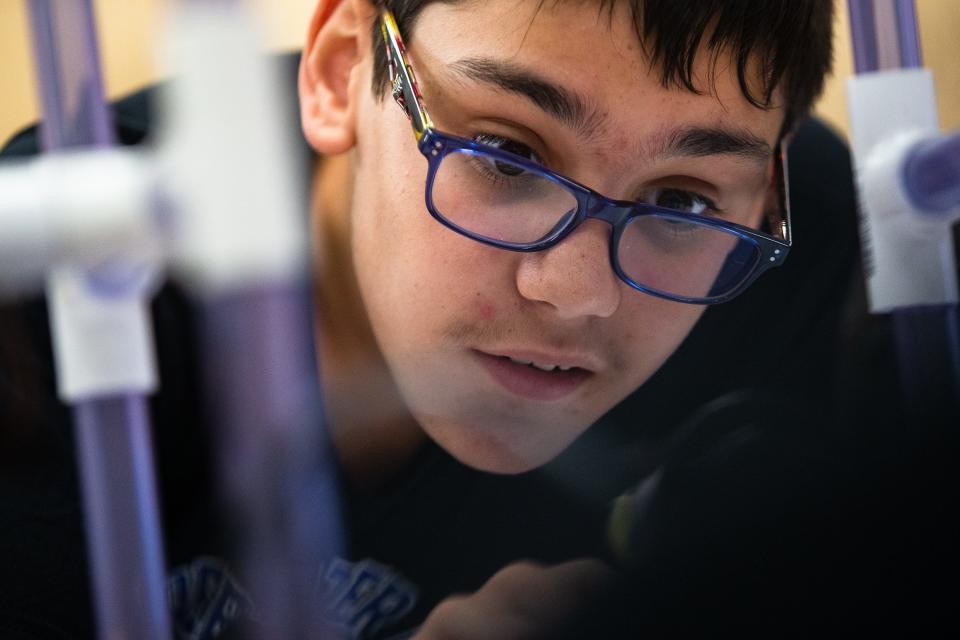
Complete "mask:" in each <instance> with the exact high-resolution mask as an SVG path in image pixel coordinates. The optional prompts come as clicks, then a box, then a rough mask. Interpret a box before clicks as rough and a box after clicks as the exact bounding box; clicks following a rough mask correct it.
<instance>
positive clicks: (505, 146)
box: [472, 132, 724, 215]
mask: <svg viewBox="0 0 960 640" xmlns="http://www.w3.org/2000/svg"><path fill="white" fill-rule="evenodd" d="M472 139H473V140H474V141H475V142H478V143H480V144H484V145H487V146H490V147H494V148H496V149H500V150H502V151H506V152H508V153H512V154H514V155H516V156H518V157H521V158H524V159H525V160H530V161H532V162H536V163H537V164H539V165H541V166H546V165H545V163H544V162H543V160H542V159H541V157H540V155H539V154H538V153H537V152H536V151H535V150H534V149H533V148H532V147H530V146H529V145H526V144H524V143H522V142H518V141H516V140H512V139H510V138H505V137H503V136H499V135H496V134H492V133H483V132H481V133H477V134H475V135H474V136H473V138H472ZM489 173H490V175H488V176H487V177H489V178H491V179H493V178H501V179H502V176H499V175H496V174H494V172H492V171H490V172H489ZM651 194H658V195H663V194H673V195H678V194H679V195H681V197H684V198H689V199H690V200H692V201H693V202H697V203H699V204H702V205H703V209H702V210H701V211H698V212H696V213H704V214H705V215H723V213H724V211H723V209H721V208H719V207H718V206H717V204H716V202H715V201H714V200H713V199H711V198H709V197H707V196H705V195H703V194H701V193H698V192H696V191H690V190H688V189H679V188H671V187H658V188H655V189H650V190H647V191H646V192H645V193H644V194H643V195H642V196H641V197H640V198H638V199H637V201H638V202H644V203H647V204H652V205H654V206H661V207H664V208H672V207H665V206H664V205H657V203H656V196H653V197H651ZM674 210H679V211H685V210H684V209H682V208H674ZM688 213H689V212H688Z"/></svg>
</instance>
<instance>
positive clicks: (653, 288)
mask: <svg viewBox="0 0 960 640" xmlns="http://www.w3.org/2000/svg"><path fill="white" fill-rule="evenodd" d="M384 10H390V11H391V12H392V14H387V13H386V12H385V11H384ZM392 16H395V18H396V26H395V23H394V22H393V17H392ZM831 18H832V11H831V3H830V2H828V1H826V0H807V1H799V0H780V1H778V2H769V1H765V2H752V3H751V2H709V1H703V2H692V1H691V2H676V1H674V0H645V1H644V0H632V1H626V0H623V1H619V2H616V1H614V2H563V1H561V2H535V1H533V0H526V1H519V2H518V1H517V0H488V1H485V2H468V1H462V2H456V1H454V2H448V1H444V2H429V1H417V0H395V1H386V2H370V1H369V0H320V1H319V2H318V3H317V8H316V11H315V13H314V17H313V20H312V22H311V25H310V29H309V33H308V38H307V42H306V46H305V48H304V51H303V57H302V60H301V62H300V67H299V74H298V79H297V84H298V89H299V96H300V110H301V125H302V129H303V133H304V137H305V138H306V141H307V142H308V143H309V145H310V147H312V149H313V150H314V151H315V152H316V153H317V154H319V155H320V156H322V157H323V158H324V160H323V161H322V162H320V163H318V165H317V171H316V175H315V178H316V179H315V189H314V193H315V194H316V195H317V196H318V197H316V198H315V204H314V211H313V222H314V227H315V232H316V234H317V241H318V243H319V245H320V252H319V253H320V255H321V256H323V260H324V262H323V264H322V265H321V270H320V281H319V286H318V300H319V323H318V324H319V327H320V328H321V329H322V331H321V332H320V333H319V335H320V343H321V344H320V348H319V351H320V353H319V354H318V356H319V360H320V363H321V370H322V371H323V385H324V392H325V394H324V395H325V398H326V401H327V407H326V409H327V415H328V420H329V427H330V432H331V437H332V439H333V442H334V446H335V450H336V452H337V458H338V461H339V463H340V465H341V471H342V475H343V478H344V483H345V493H346V495H347V499H346V510H347V515H348V524H349V533H350V538H351V539H350V547H351V549H350V551H351V553H350V555H351V560H353V562H347V561H345V560H344V561H338V562H337V563H335V564H336V566H334V567H328V568H327V573H326V579H327V580H328V582H330V583H331V584H332V585H333V586H334V588H335V590H336V591H337V592H338V593H339V594H340V595H341V596H342V597H341V601H340V604H341V605H343V606H338V607H337V608H336V612H337V614H336V615H337V616H339V618H338V621H339V622H340V623H341V624H342V625H343V626H344V627H345V628H347V629H349V630H350V632H351V633H353V634H354V637H386V636H387V635H389V634H393V633H396V632H399V631H403V630H405V629H410V628H413V627H414V626H416V625H417V624H419V623H420V622H421V621H423V620H426V621H425V623H424V624H423V626H422V627H421V628H420V632H419V633H420V634H421V636H422V637H496V638H509V637H526V636H525V634H527V635H529V634H530V633H532V632H533V630H539V631H540V632H541V633H551V631H550V629H551V628H552V625H556V624H557V623H558V620H559V614H560V613H561V612H562V610H567V609H572V608H575V605H576V604H577V602H578V600H579V599H580V594H581V592H583V591H584V589H587V590H589V587H590V585H593V584H595V583H596V582H597V581H598V578H599V577H601V576H602V575H603V574H604V571H605V570H604V569H603V568H602V566H600V565H599V563H597V562H595V561H576V562H572V563H567V564H561V565H558V566H554V567H551V568H545V567H538V566H532V565H528V564H516V561H518V560H521V559H523V558H529V557H536V558H537V559H539V560H542V561H545V562H551V563H553V562H561V561H565V560H570V559H572V558H577V557H580V556H584V555H588V554H591V553H592V552H594V551H595V546H591V545H592V544H593V543H594V542H595V538H599V536H594V532H593V530H592V528H591V526H588V525H587V524H583V523H578V526H573V527H569V528H570V530H569V531H564V530H563V526H562V525H563V523H565V522H568V521H569V520H571V519H572V520H576V519H577V518H583V519H584V520H587V516H586V515H585V514H591V515H592V513H593V512H592V511H591V510H590V508H586V507H585V508H581V507H580V505H578V504H577V500H576V498H575V496H573V497H571V496H570V495H569V494H568V493H564V492H558V491H557V488H556V487H555V486H549V485H547V486H545V484H544V481H543V478H542V477H540V476H538V475H536V474H535V472H534V470H536V469H538V468H541V467H543V466H544V465H546V464H547V463H548V462H550V461H551V460H553V459H554V458H556V457H557V456H558V455H559V454H560V453H561V452H562V451H564V450H565V449H566V448H567V447H568V446H569V445H570V444H571V443H572V442H573V441H574V440H575V439H577V438H578V437H579V436H580V435H581V434H583V433H584V431H585V430H586V429H587V428H588V427H589V426H590V425H591V424H593V423H594V422H596V421H597V420H598V419H599V418H601V416H603V415H604V414H605V413H606V412H607V411H608V410H610V409H611V407H613V406H614V405H616V404H617V403H619V402H620V401H621V400H623V399H624V398H625V397H626V396H627V395H628V394H630V393H631V392H633V391H634V390H635V389H637V388H638V387H640V386H641V385H643V384H644V383H645V382H646V381H647V380H648V379H649V378H650V377H651V376H652V375H653V374H654V373H655V372H656V371H657V370H658V369H659V368H660V367H661V365H663V364H664V362H665V361H666V360H667V359H668V358H669V357H670V356H671V355H672V354H673V353H674V351H675V350H677V348H678V346H679V345H680V344H681V343H682V342H683V341H684V339H685V338H686V337H687V335H688V333H689V332H690V331H691V329H692V328H693V327H694V325H695V324H696V323H697V321H698V320H699V318H700V316H701V315H702V314H703V312H704V309H705V308H706V307H705V305H706V303H711V302H718V301H722V300H726V299H729V298H730V297H732V296H734V295H736V294H738V293H739V292H740V291H742V289H743V287H745V286H746V285H747V284H749V283H750V282H751V281H752V278H754V277H755V276H756V275H759V273H760V272H761V271H762V270H764V269H765V268H767V267H769V266H776V265H779V264H780V263H781V262H782V261H783V259H784V258H785V257H786V253H787V249H788V248H789V238H790V236H789V232H790V230H789V220H788V216H787V215H786V211H785V210H784V208H783V205H784V193H783V191H782V189H783V185H782V182H781V180H780V171H781V166H780V156H779V152H780V149H781V147H782V145H783V143H784V139H785V137H786V136H787V135H788V134H789V133H790V132H791V130H792V128H793V127H794V126H795V125H796V123H797V121H798V118H800V117H801V116H803V115H804V114H806V113H807V112H808V111H809V109H810V107H811V104H812V102H813V100H814V99H815V98H816V96H817V95H818V94H819V92H820V90H821V87H822V83H823V78H824V75H825V73H826V72H827V70H828V67H829V63H830V32H831ZM403 38H405V39H406V44H407V46H408V47H409V48H408V49H404V48H403V46H402V44H401V41H402V39H403ZM388 51H389V54H388V53H387V52H388ZM407 65H409V66H410V67H412V68H413V69H414V70H415V73H410V72H408V71H407ZM414 81H416V82H417V84H418V85H419V86H418V88H415V87H414V84H413V83H414ZM391 89H396V96H397V97H399V98H400V102H402V104H398V103H397V101H394V100H393V99H391V96H390V95H389V94H390V93H391ZM426 114H429V117H431V118H432V122H431V121H427V120H425V115H426ZM431 124H432V126H428V125H431ZM411 125H413V127H411ZM421 140H426V141H428V142H429V143H430V144H433V145H440V146H429V145H426V146H423V145H422V146H420V147H419V148H418V141H421ZM433 151H436V154H435V155H434V154H433ZM565 176H567V177H565ZM571 179H572V180H571ZM573 181H576V182H575V183H574V182H573ZM345 184H349V185H351V186H350V187H349V188H347V189H345V188H344V185H345ZM425 185H426V186H425ZM601 194H602V195H601ZM345 196H346V197H345ZM425 196H426V198H425ZM425 199H426V200H428V202H429V205H428V206H426V207H425V205H424V202H425ZM632 202H640V203H643V205H642V206H641V207H640V208H639V209H637V208H633V207H632V206H630V204H629V203H632ZM521 211H522V212H523V215H522V216H520V215H518V212H521ZM493 212H496V214H497V217H494V216H493V215H492V213H493ZM638 213H642V214H644V215H637V214H638ZM736 225H739V226H736ZM751 230H753V231H751ZM162 351H163V349H162V348H161V352H162ZM161 358H163V355H162V353H161ZM161 364H163V363H161ZM187 368H190V367H187ZM163 379H164V380H168V379H170V378H169V377H167V376H165V377H163ZM167 393H169V392H167ZM371 399H375V402H372V401H371ZM178 411H179V410H178ZM162 421H163V420H162V418H161V422H162ZM167 421H170V419H169V416H168V417H167ZM157 432H158V437H163V435H162V434H163V433H164V429H163V427H162V426H159V427H158V429H157ZM167 437H171V436H167ZM433 443H435V444H436V445H439V447H440V448H439V449H437V448H436V447H435V446H433ZM174 446H175V445H174ZM162 448H163V446H162V443H161V452H160V457H161V476H163V471H162V468H163V466H164V464H163V452H162ZM478 472H482V473H478ZM491 474H497V475H491ZM512 476H516V477H515V478H514V477H512ZM181 489H182V487H181ZM621 489H622V487H621ZM184 492H185V491H183V490H182V491H181V492H180V493H179V494H175V493H174V492H171V491H167V492H166V493H165V498H166V501H167V503H168V504H167V510H168V512H172V513H168V514H167V516H166V521H167V523H168V530H171V531H168V537H176V536H177V535H178V530H176V526H175V525H176V524H177V522H178V520H181V521H182V520H184V518H183V514H184V512H185V511H187V510H188V507H187V506H185V505H184V504H176V503H175V500H174V498H173V497H172V496H174V495H181V494H182V493H184ZM194 502H196V500H194ZM192 508H196V507H192ZM178 516H179V518H178ZM74 517H75V514H74ZM201 520H202V521H204V522H206V519H205V518H201ZM192 526H193V528H192V529H191V528H190V527H187V528H186V531H188V533H186V534H183V533H182V531H181V532H180V534H181V538H184V539H190V538H192V536H194V535H195V533H196V530H197V527H196V523H193V525H192ZM211 526H214V525H213V524H212V523H211ZM168 544H169V545H170V549H171V551H170V556H171V562H172V563H175V564H179V563H182V562H190V561H191V559H192V558H193V557H195V556H196V555H197V552H198V550H202V551H204V552H206V553H209V551H206V549H208V548H209V549H214V550H215V549H216V545H215V544H214V543H209V544H208V543H206V542H205V543H202V544H198V543H196V542H189V541H188V542H183V543H182V544H181V545H180V546H178V544H177V543H176V541H174V542H170V541H169V539H168ZM503 567H506V568H505V569H502V568H503ZM501 569H502V570H501ZM498 571H499V572H498ZM495 573H496V576H495V577H494V578H492V579H490V580H489V581H487V579H488V578H490V576H491V575H493V574H495ZM224 575H226V574H224ZM485 581H486V582H485ZM371 585H372V586H371ZM363 586H366V587H368V588H369V589H372V590H373V591H374V592H376V593H380V594H387V593H389V594H390V595H391V597H392V598H393V599H392V600H391V601H390V602H386V601H384V600H380V601H377V603H376V605H377V606H375V607H372V608H371V606H370V601H369V599H367V600H364V598H362V597H356V598H354V600H355V601H353V602H352V601H351V597H352V596H351V597H348V596H350V594H351V593H354V592H355V591H357V590H358V589H360V588H361V587H363ZM472 591H476V593H475V595H473V596H471V597H466V598H457V599H448V597H449V596H450V595H451V594H452V593H454V592H472ZM354 595H355V594H354ZM81 601H82V599H81ZM441 602H443V604H440V605H439V606H437V604H438V603H441ZM544 603H546V604H547V606H542V605H544ZM505 610H506V611H505ZM431 611H432V612H433V613H431ZM478 633H484V634H486V635H477V634H478Z"/></svg>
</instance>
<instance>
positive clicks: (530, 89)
mask: <svg viewBox="0 0 960 640" xmlns="http://www.w3.org/2000/svg"><path fill="white" fill-rule="evenodd" d="M450 69H452V70H453V71H454V72H455V73H456V74H457V75H459V76H461V77H462V78H465V79H467V80H473V81H475V82H481V83H483V84H488V85H492V86H494V87H496V88H498V89H502V90H504V91H509V92H510V93H515V94H517V95H521V96H523V97H525V98H527V99H528V100H530V101H531V102H533V103H534V104H535V105H537V106H538V107H540V108H541V109H542V110H543V111H545V112H546V113H548V114H550V115H551V116H553V117H554V118H556V119H557V120H559V121H560V122H561V123H563V124H564V125H566V126H567V127H568V128H570V129H573V130H574V131H576V132H578V133H579V134H581V135H582V136H584V137H589V136H590V135H591V134H593V133H595V132H596V131H597V130H598V129H599V128H600V127H602V126H603V124H604V122H605V121H606V117H605V116H604V115H603V114H602V113H599V111H598V110H597V109H596V108H594V107H592V106H590V101H589V100H587V99H586V98H584V97H583V96H581V95H580V94H578V93H576V92H574V91H570V90H568V89H566V88H564V87H562V86H560V85H558V84H556V83H554V82H551V81H550V80H547V79H546V78H544V77H543V76H540V75H538V74H537V73H535V72H533V71H531V70H529V69H526V68H524V67H522V66H520V65H517V64H514V63H512V62H507V61H504V60H496V59H493V58H484V57H475V58H463V59H461V60H457V61H456V62H453V63H452V64H450Z"/></svg>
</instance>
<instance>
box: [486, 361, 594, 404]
mask: <svg viewBox="0 0 960 640" xmlns="http://www.w3.org/2000/svg"><path fill="white" fill-rule="evenodd" d="M474 353H475V354H476V356H477V358H478V359H479V360H480V363H481V364H482V365H483V366H484V368H485V369H486V370H487V371H488V372H489V373H490V375H491V376H492V377H493V379H494V380H496V381H497V382H498V383H500V386H502V387H503V388H504V389H506V390H507V391H509V392H510V393H513V394H514V395H518V396H521V397H523V398H530V399H532V400H560V399H561V398H565V397H566V396H568V395H570V394H571V393H573V392H574V391H576V390H577V389H578V388H579V387H580V385H582V384H583V383H584V382H586V381H587V378H589V377H590V376H591V375H592V374H591V373H590V372H589V371H586V370H584V369H571V370H570V371H559V370H558V371H541V370H540V369H537V368H535V367H532V366H530V365H526V364H517V363H516V362H513V361H511V360H509V359H508V358H503V357H500V356H492V355H490V354H489V353H483V352H482V351H474Z"/></svg>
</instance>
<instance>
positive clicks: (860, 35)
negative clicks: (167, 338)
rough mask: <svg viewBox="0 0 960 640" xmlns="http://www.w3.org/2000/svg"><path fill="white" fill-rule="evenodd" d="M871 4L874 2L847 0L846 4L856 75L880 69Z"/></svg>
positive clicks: (868, 0) (871, 0)
mask: <svg viewBox="0 0 960 640" xmlns="http://www.w3.org/2000/svg"><path fill="white" fill-rule="evenodd" d="M873 3H874V0H849V1H848V3H847V7H848V8H849V11H850V34H851V39H852V41H853V67H854V71H856V72H857V73H869V72H871V71H876V70H877V69H879V68H880V63H879V62H878V54H877V31H876V26H875V25H876V21H875V20H874V14H873V8H874V7H873Z"/></svg>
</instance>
